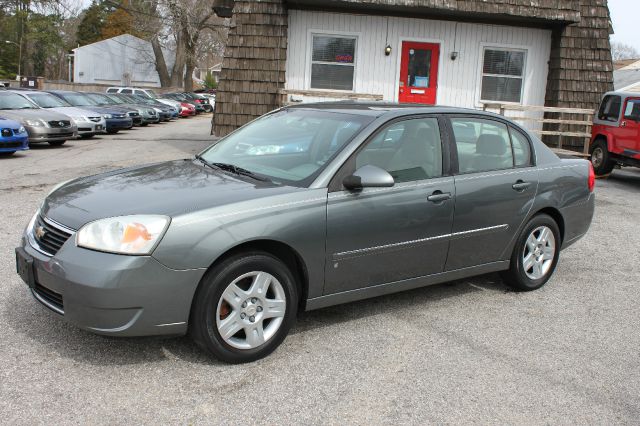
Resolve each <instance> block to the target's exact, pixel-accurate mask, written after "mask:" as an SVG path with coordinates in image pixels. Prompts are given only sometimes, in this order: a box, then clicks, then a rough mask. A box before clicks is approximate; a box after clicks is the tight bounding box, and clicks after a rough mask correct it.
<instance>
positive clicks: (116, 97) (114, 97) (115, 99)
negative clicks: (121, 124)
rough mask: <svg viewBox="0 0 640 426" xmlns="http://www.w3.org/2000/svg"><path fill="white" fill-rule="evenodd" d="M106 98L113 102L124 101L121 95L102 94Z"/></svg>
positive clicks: (119, 102)
mask: <svg viewBox="0 0 640 426" xmlns="http://www.w3.org/2000/svg"><path fill="white" fill-rule="evenodd" d="M104 96H105V97H106V98H108V99H109V100H111V103H113V104H123V103H125V100H124V98H123V97H122V96H121V95H104Z"/></svg>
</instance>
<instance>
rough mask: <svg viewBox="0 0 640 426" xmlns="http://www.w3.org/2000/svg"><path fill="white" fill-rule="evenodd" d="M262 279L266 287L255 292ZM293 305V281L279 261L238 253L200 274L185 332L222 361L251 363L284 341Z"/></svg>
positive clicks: (264, 255)
mask: <svg viewBox="0 0 640 426" xmlns="http://www.w3.org/2000/svg"><path fill="white" fill-rule="evenodd" d="M260 283H266V285H267V287H266V288H267V291H266V292H265V291H258V290H259V289H260V288H264V287H262V286H261V285H259V284H260ZM263 285H264V284H263ZM297 306H298V295H297V291H296V284H295V281H294V278H293V275H292V273H291V271H290V270H289V268H287V266H286V265H285V264H284V263H283V262H282V261H280V260H279V259H277V258H275V257H273V256H271V255H270V254H268V253H265V252H249V253H240V254H238V255H235V256H232V257H230V258H228V259H226V260H224V261H222V262H221V263H220V264H218V265H216V266H215V267H213V268H212V269H211V270H209V271H208V272H207V273H206V274H205V276H204V277H203V279H202V281H201V283H200V286H199V288H198V290H197V291H196V295H195V296H194V301H193V305H192V309H191V318H190V324H189V331H190V334H191V336H192V338H193V339H194V341H195V342H196V343H197V344H198V345H199V346H200V347H201V348H202V349H204V350H205V351H206V352H207V353H209V354H210V355H213V356H214V357H216V358H218V359H219V360H221V361H224V362H228V363H231V364H239V363H244V362H252V361H255V360H258V359H260V358H263V357H265V356H267V355H269V354H270V353H271V352H273V351H274V350H275V349H276V348H277V347H278V346H279V345H280V344H281V343H282V341H283V340H284V339H285V337H286V336H287V334H288V332H289V329H290V328H291V326H292V325H293V323H294V322H295V319H296V311H297ZM283 310H284V312H282V311H283ZM267 316H268V317H267ZM225 320H226V321H225ZM221 330H222V331H221ZM223 335H224V336H223ZM260 336H262V338H261V337H260Z"/></svg>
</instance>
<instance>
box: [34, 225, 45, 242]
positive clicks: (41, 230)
mask: <svg viewBox="0 0 640 426" xmlns="http://www.w3.org/2000/svg"><path fill="white" fill-rule="evenodd" d="M46 233H47V231H45V229H44V228H43V227H42V226H36V237H38V239H39V240H41V239H42V237H44V236H45V234H46Z"/></svg>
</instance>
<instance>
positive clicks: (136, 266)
mask: <svg viewBox="0 0 640 426" xmlns="http://www.w3.org/2000/svg"><path fill="white" fill-rule="evenodd" d="M74 240H75V239H74V236H72V237H71V238H69V240H68V241H67V242H66V243H65V244H64V245H63V246H62V248H61V249H60V251H58V252H57V253H56V255H55V256H53V257H49V256H46V255H44V254H42V253H41V252H40V251H38V250H36V249H35V248H34V247H33V246H32V245H31V243H29V241H28V238H27V235H26V234H25V235H24V236H23V239H22V243H21V247H19V248H18V249H16V252H20V251H23V252H24V253H25V254H26V257H28V258H29V259H33V260H32V265H33V266H32V271H33V272H32V273H33V283H32V285H33V287H31V288H30V291H31V292H32V294H33V295H34V297H35V298H36V300H38V301H39V302H40V303H42V304H43V305H45V306H47V307H48V308H49V309H51V310H53V311H54V312H56V313H58V314H60V315H61V316H62V317H63V318H64V319H65V320H66V321H68V322H69V323H71V324H74V325H76V326H78V327H80V328H82V329H85V330H88V331H91V332H94V333H98V334H104V335H112V336H150V335H180V334H184V333H186V331H187V325H188V319H189V312H190V309H191V302H192V299H193V295H194V293H195V290H196V287H197V286H198V283H199V282H200V279H201V278H202V276H203V275H204V272H205V270H204V269H195V270H185V271H178V270H174V269H170V268H167V267H166V266H164V265H162V264H161V263H160V262H158V261H157V260H156V259H154V258H153V257H151V256H123V255H115V254H109V253H101V252H96V251H92V250H87V249H83V248H80V247H76V245H75V242H74Z"/></svg>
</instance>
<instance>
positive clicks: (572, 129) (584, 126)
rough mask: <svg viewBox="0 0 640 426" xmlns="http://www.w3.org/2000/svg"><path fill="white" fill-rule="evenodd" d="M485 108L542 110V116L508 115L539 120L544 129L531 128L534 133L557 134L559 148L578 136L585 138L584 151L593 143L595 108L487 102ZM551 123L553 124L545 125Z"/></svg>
mask: <svg viewBox="0 0 640 426" xmlns="http://www.w3.org/2000/svg"><path fill="white" fill-rule="evenodd" d="M483 109H484V110H485V111H487V110H489V111H492V110H493V111H497V112H498V113H499V114H500V115H505V114H506V113H507V112H508V111H516V112H524V113H526V112H541V113H542V114H543V116H542V118H540V117H527V116H525V114H523V115H521V116H517V115H512V114H509V115H508V117H509V118H510V119H511V120H513V121H519V122H527V121H529V122H531V121H533V122H537V123H542V130H531V132H532V133H536V134H539V135H541V136H557V140H558V142H557V148H558V149H559V150H562V149H563V145H564V143H565V139H566V138H578V139H582V140H584V143H583V146H582V152H583V153H584V154H588V153H589V144H590V143H591V126H592V125H593V115H594V112H595V111H594V110H592V109H580V108H556V107H543V106H527V105H512V104H496V103H485V104H484V107H483ZM547 113H550V114H549V115H553V116H554V117H555V118H545V115H547ZM545 124H551V125H552V126H545ZM545 127H557V129H555V130H545Z"/></svg>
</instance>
